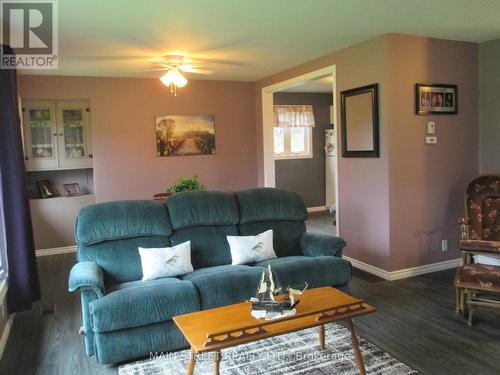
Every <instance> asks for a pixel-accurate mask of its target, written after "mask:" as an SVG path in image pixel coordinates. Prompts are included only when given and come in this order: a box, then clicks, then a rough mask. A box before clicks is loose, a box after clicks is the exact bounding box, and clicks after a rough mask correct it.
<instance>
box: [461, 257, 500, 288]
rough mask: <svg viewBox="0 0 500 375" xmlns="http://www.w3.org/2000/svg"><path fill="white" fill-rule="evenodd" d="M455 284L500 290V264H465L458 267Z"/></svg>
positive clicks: (463, 286)
mask: <svg viewBox="0 0 500 375" xmlns="http://www.w3.org/2000/svg"><path fill="white" fill-rule="evenodd" d="M455 285H456V286H459V287H462V288H471V289H474V288H479V289H483V290H488V289H497V290H500V266H493V265H488V264H481V263H475V264H465V265H463V266H462V267H460V268H459V269H457V273H456V274H455Z"/></svg>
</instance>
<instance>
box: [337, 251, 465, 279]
mask: <svg viewBox="0 0 500 375" xmlns="http://www.w3.org/2000/svg"><path fill="white" fill-rule="evenodd" d="M343 258H344V259H345V260H348V261H349V262H351V264H352V266H353V267H355V268H359V269H360V270H363V271H366V272H368V273H371V274H373V275H375V276H378V277H380V278H382V279H384V280H388V281H394V280H400V279H406V278H408V277H413V276H418V275H424V274H426V273H431V272H437V271H443V270H448V269H450V268H457V267H460V266H461V265H462V264H463V260H462V258H456V259H450V260H445V261H442V262H437V263H431V264H424V265H422V266H417V267H411V268H404V269H401V270H396V271H386V270H384V269H382V268H378V267H375V266H372V265H371V264H368V263H365V262H362V261H360V260H357V259H354V258H351V257H348V256H345V255H344V256H343Z"/></svg>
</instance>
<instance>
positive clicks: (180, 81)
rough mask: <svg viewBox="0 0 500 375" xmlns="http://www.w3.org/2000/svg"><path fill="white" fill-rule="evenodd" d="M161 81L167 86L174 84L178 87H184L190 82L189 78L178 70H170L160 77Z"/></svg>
mask: <svg viewBox="0 0 500 375" xmlns="http://www.w3.org/2000/svg"><path fill="white" fill-rule="evenodd" d="M160 81H162V82H163V84H164V85H165V86H170V85H171V84H174V85H175V86H177V87H184V86H186V84H187V82H188V81H187V79H186V78H184V76H183V75H182V74H181V73H179V72H178V71H177V70H169V71H168V72H167V73H166V74H164V75H163V76H161V77H160Z"/></svg>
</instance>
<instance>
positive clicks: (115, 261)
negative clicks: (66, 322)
mask: <svg viewBox="0 0 500 375" xmlns="http://www.w3.org/2000/svg"><path fill="white" fill-rule="evenodd" d="M306 219H307V211H306V208H305V206H304V203H303V201H302V199H301V198H300V197H299V196H298V195H297V194H296V193H293V192H291V191H287V190H282V189H272V188H257V189H250V190H244V191H240V192H237V193H234V194H227V193H223V192H217V191H191V192H183V193H179V194H176V195H173V196H171V197H169V198H168V199H167V200H166V202H165V204H162V203H158V202H154V201H117V202H108V203H99V204H94V205H91V206H88V207H85V208H83V209H82V210H81V211H80V213H79V215H78V218H77V225H76V242H77V244H78V252H77V258H78V263H77V264H75V266H74V267H73V268H72V270H71V273H70V276H69V290H70V291H71V292H75V291H79V292H80V293H81V304H82V316H83V332H84V337H85V348H86V353H87V355H88V356H92V355H96V357H97V360H98V362H99V363H101V364H112V363H118V362H122V361H125V360H128V359H131V358H136V357H141V356H145V355H149V353H150V352H160V351H163V352H165V351H174V350H177V349H181V348H185V347H187V342H186V341H185V339H184V338H183V336H182V334H181V333H180V331H179V330H178V329H177V327H176V326H175V324H174V322H173V321H172V318H173V317H174V316H176V315H179V314H185V313H189V312H193V311H198V310H203V309H209V308H213V307H217V306H223V305H228V304H232V303H238V302H242V301H244V300H246V299H248V298H249V297H251V296H253V295H254V294H255V292H256V287H257V284H258V281H259V278H260V275H261V273H262V271H263V270H264V269H265V267H267V265H268V264H271V266H272V269H273V271H274V274H275V277H276V281H277V283H278V285H283V286H288V285H290V286H295V287H301V286H303V285H304V282H307V283H308V284H309V287H310V288H315V287H321V286H327V285H330V286H334V287H337V288H340V289H342V290H346V291H347V288H348V282H349V280H350V278H351V265H350V263H349V262H347V261H346V260H344V259H342V257H341V252H342V248H343V247H344V246H345V242H344V240H343V239H341V238H339V237H334V236H326V235H320V234H312V233H306V226H305V223H304V221H305V220H306ZM268 229H273V231H274V248H275V251H276V254H277V256H278V258H275V259H272V260H269V261H264V262H259V263H257V264H248V265H231V253H230V250H229V245H228V242H227V239H226V236H228V235H254V234H258V233H261V232H263V231H265V230H268ZM187 240H190V241H191V247H192V248H191V257H192V263H193V268H194V272H192V273H189V274H187V275H183V276H180V277H168V278H162V279H156V280H151V281H142V280H141V279H142V269H141V262H140V257H139V252H138V247H139V246H140V247H145V248H147V247H166V246H171V245H176V244H179V243H182V242H184V241H187Z"/></svg>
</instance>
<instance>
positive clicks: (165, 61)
mask: <svg viewBox="0 0 500 375" xmlns="http://www.w3.org/2000/svg"><path fill="white" fill-rule="evenodd" d="M152 62H153V63H155V64H158V65H160V66H161V67H160V68H155V69H150V71H154V70H158V71H164V70H166V71H167V72H166V73H165V74H164V75H162V76H161V77H160V81H161V82H162V83H163V84H164V85H165V86H167V87H169V88H170V92H171V93H173V94H174V95H175V96H177V88H178V87H184V86H186V84H187V83H188V81H187V79H186V78H185V77H184V76H183V75H182V73H190V74H191V73H193V74H204V75H210V74H214V71H213V70H210V69H203V68H201V67H199V66H197V65H193V64H191V63H189V62H188V60H187V59H186V58H185V57H184V56H183V55H165V56H163V57H162V58H161V59H159V60H158V61H152Z"/></svg>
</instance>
